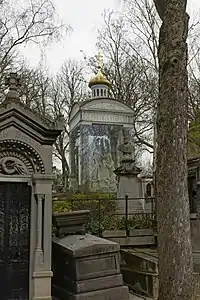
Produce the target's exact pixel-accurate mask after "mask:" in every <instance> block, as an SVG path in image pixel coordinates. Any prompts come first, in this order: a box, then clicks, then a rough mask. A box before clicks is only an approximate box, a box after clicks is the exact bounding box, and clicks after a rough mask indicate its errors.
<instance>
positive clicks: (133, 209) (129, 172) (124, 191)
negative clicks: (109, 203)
mask: <svg viewBox="0 0 200 300" xmlns="http://www.w3.org/2000/svg"><path fill="white" fill-rule="evenodd" d="M140 172H141V170H140V169H139V168H136V167H132V168H129V169H126V168H124V167H123V166H121V167H119V168H118V169H116V170H115V174H116V175H117V177H118V189H117V199H118V207H119V213H120V214H125V213H126V201H125V197H126V196H128V203H127V204H128V210H127V211H128V213H129V214H132V213H141V212H144V206H145V200H144V199H142V190H141V188H142V187H141V182H140V180H139V179H138V177H137V175H138V174H139V173H140Z"/></svg>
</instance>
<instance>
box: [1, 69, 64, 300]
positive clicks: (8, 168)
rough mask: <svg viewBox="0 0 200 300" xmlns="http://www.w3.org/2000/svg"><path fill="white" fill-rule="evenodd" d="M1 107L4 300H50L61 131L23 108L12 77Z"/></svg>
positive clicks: (2, 269)
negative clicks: (55, 148) (55, 156)
mask: <svg viewBox="0 0 200 300" xmlns="http://www.w3.org/2000/svg"><path fill="white" fill-rule="evenodd" d="M8 84H9V92H8V93H7V96H6V98H5V101H4V102H3V103H2V104H1V105H0V290H1V299H2V300H10V299H21V300H28V299H31V300H39V299H40V300H41V299H43V300H50V299H51V277H52V271H51V243H52V195H51V193H52V180H53V177H52V144H53V143H54V141H55V139H56V138H57V136H58V135H59V134H60V132H61V130H62V119H60V124H59V122H58V123H57V124H54V123H52V122H50V121H48V120H44V119H42V118H40V116H37V115H36V114H35V113H33V112H32V111H31V110H29V109H28V108H27V107H26V106H24V105H23V104H22V103H21V102H20V99H19V97H18V94H17V86H18V85H19V79H18V78H17V75H16V74H15V73H11V75H10V77H9V78H8Z"/></svg>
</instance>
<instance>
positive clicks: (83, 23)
mask: <svg viewBox="0 0 200 300" xmlns="http://www.w3.org/2000/svg"><path fill="white" fill-rule="evenodd" d="M188 2H189V4H190V7H189V11H190V13H191V14H192V15H195V18H196V19H197V16H200V13H199V11H200V0H188ZM54 3H55V5H56V8H57V13H58V14H59V16H60V18H61V19H62V20H63V21H64V22H65V23H67V24H70V25H71V26H72V28H73V31H72V32H71V33H70V35H67V36H66V37H65V38H64V39H63V41H62V42H60V43H57V44H53V45H52V46H51V47H49V48H48V49H47V51H46V53H47V55H46V60H45V64H46V65H47V66H48V67H49V69H50V71H52V72H56V71H58V70H59V67H60V65H61V64H62V62H63V61H64V60H65V59H67V58H74V59H80V60H81V59H83V54H82V53H81V52H80V50H83V51H84V53H86V55H87V56H88V55H95V54H96V52H97V49H96V47H95V43H96V38H97V29H98V28H100V27H101V26H102V24H103V16H102V14H103V12H104V10H105V9H111V10H112V9H121V6H120V5H119V0H99V1H95V0H85V1H83V0H54ZM34 47H36V46H29V47H28V48H23V54H24V55H25V57H27V59H28V60H29V61H30V63H31V65H33V66H36V65H37V64H38V62H39V60H40V50H39V49H37V48H34Z"/></svg>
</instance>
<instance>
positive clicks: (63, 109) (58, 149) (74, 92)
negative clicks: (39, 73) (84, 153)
mask: <svg viewBox="0 0 200 300" xmlns="http://www.w3.org/2000/svg"><path fill="white" fill-rule="evenodd" d="M85 98H86V82H85V79H84V65H83V64H80V63H78V62H76V61H74V60H67V61H65V62H64V64H63V66H62V68H61V72H60V73H58V74H57V77H56V78H55V79H54V80H53V81H52V85H51V95H50V104H51V115H52V117H53V118H57V117H59V116H60V115H61V114H62V115H64V118H65V127H64V130H63V132H62V133H61V135H60V136H59V137H58V139H57V141H56V142H55V145H54V156H55V157H57V158H58V159H59V161H60V162H61V167H62V177H63V187H64V189H66V188H67V187H68V179H69V165H68V160H67V153H68V146H69V131H68V117H69V112H70V110H71V107H72V105H73V104H74V103H75V102H80V101H83V100H84V99H85Z"/></svg>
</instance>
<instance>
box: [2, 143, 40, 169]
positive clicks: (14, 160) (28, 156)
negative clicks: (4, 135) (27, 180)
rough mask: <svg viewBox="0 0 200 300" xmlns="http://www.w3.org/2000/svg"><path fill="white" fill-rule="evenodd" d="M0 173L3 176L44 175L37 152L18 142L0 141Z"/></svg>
mask: <svg viewBox="0 0 200 300" xmlns="http://www.w3.org/2000/svg"><path fill="white" fill-rule="evenodd" d="M0 173H1V174H5V175H23V174H33V173H36V174H37V173H38V174H44V173H45V168H44V164H43V161H42V159H41V157H40V155H39V154H38V152H37V151H36V150H35V149H33V148H32V147H31V146H30V145H28V144H26V143H24V142H22V141H19V140H12V139H7V140H2V141H0Z"/></svg>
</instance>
